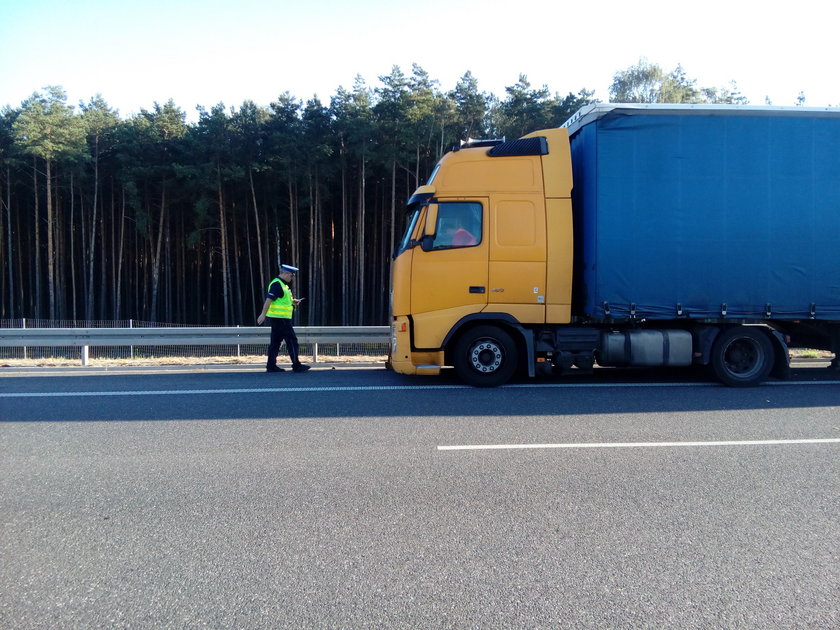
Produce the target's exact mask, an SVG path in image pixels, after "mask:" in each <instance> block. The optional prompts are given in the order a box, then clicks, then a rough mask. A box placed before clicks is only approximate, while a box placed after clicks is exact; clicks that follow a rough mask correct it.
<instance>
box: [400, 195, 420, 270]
mask: <svg viewBox="0 0 840 630" xmlns="http://www.w3.org/2000/svg"><path fill="white" fill-rule="evenodd" d="M422 209H423V206H421V205H420V204H419V203H416V204H412V205H410V206H409V207H408V210H407V212H406V216H407V219H408V220H407V224H406V227H405V232H404V233H403V237H402V239H400V244H399V245H398V246H397V251H395V252H394V258H396V257H397V256H399V255H400V254H401V253H403V252H404V251H405V250H407V249H408V248H410V247H412V243H411V235H412V234H414V228H415V227H416V226H417V221H418V219H419V218H420V211H421V210H422Z"/></svg>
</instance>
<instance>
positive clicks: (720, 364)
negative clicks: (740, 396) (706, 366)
mask: <svg viewBox="0 0 840 630" xmlns="http://www.w3.org/2000/svg"><path fill="white" fill-rule="evenodd" d="M711 359H712V360H711V366H712V371H713V372H714V374H715V376H716V377H717V379H718V380H719V381H720V382H722V383H723V384H725V385H729V386H730V387H752V386H754V385H759V384H760V383H761V382H762V381H764V379H765V378H767V375H768V374H769V373H770V370H772V369H773V361H774V357H773V345H772V344H771V342H770V339H769V337H768V336H767V335H766V334H765V333H764V331H763V330H761V328H756V327H752V326H736V327H734V328H729V329H727V330H724V331H722V332H721V333H720V335H718V338H717V339H716V340H715V343H714V345H713V346H712V357H711Z"/></svg>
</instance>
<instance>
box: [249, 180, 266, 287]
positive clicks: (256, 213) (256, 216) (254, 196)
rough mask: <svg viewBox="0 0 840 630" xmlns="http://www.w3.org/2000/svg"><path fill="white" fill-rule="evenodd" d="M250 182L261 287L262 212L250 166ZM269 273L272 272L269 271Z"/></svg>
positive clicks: (261, 285)
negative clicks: (258, 203)
mask: <svg viewBox="0 0 840 630" xmlns="http://www.w3.org/2000/svg"><path fill="white" fill-rule="evenodd" d="M248 182H249V183H250V185H251V200H252V201H253V203H254V225H255V226H256V228H257V252H258V253H259V261H260V266H259V270H260V287H263V286H265V264H264V263H263V246H262V238H261V236H260V213H259V210H258V209H257V193H256V191H255V190H254V171H253V170H252V169H251V167H250V166H248ZM269 273H271V272H270V271H269Z"/></svg>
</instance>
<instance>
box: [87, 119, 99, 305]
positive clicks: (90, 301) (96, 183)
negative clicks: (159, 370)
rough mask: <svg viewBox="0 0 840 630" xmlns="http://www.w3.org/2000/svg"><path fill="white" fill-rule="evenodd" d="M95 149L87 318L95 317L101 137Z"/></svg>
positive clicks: (97, 138)
mask: <svg viewBox="0 0 840 630" xmlns="http://www.w3.org/2000/svg"><path fill="white" fill-rule="evenodd" d="M93 146H94V149H93V209H92V211H91V218H90V249H89V251H88V291H87V300H86V301H85V319H93V294H94V288H93V273H94V260H95V259H96V211H97V208H98V203H99V137H98V136H97V137H96V138H95V140H94V145H93Z"/></svg>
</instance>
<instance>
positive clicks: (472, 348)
mask: <svg viewBox="0 0 840 630" xmlns="http://www.w3.org/2000/svg"><path fill="white" fill-rule="evenodd" d="M518 362H519V351H518V350H517V348H516V343H514V341H513V338H512V337H511V336H510V335H509V334H508V333H506V332H505V331H504V330H502V329H501V328H497V327H496V326H477V327H475V328H473V329H471V330H468V331H467V332H465V333H464V334H463V335H462V336H461V337H460V338H459V339H458V341H457V343H456V344H455V354H454V364H455V373H456V374H457V375H458V378H460V379H461V380H462V381H464V382H465V383H467V384H469V385H473V386H475V387H496V386H498V385H503V384H505V383H507V382H508V381H509V380H510V378H511V377H512V376H513V374H514V372H515V371H516V365H517V363H518Z"/></svg>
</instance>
